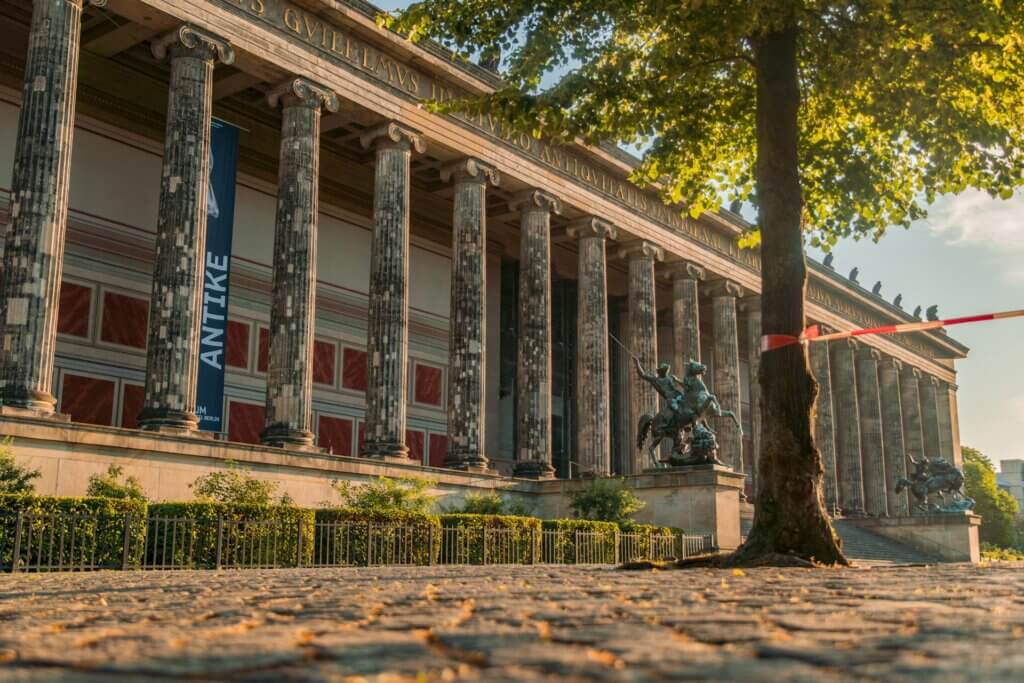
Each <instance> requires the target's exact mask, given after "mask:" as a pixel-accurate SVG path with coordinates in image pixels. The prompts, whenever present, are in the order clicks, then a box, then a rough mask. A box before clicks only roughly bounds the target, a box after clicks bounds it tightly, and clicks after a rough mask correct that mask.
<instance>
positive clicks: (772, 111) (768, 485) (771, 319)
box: [733, 25, 847, 564]
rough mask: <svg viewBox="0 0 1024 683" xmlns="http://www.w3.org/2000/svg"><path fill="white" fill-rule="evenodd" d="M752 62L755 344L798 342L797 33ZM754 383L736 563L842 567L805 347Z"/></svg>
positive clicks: (766, 366)
mask: <svg viewBox="0 0 1024 683" xmlns="http://www.w3.org/2000/svg"><path fill="white" fill-rule="evenodd" d="M754 52H755V64H756V72H757V167H756V170H755V173H756V180H757V199H758V207H759V213H760V216H759V222H760V229H761V324H762V334H782V335H791V336H797V335H799V334H800V333H801V332H802V331H803V329H804V326H805V324H806V321H805V318H804V294H805V289H806V286H807V263H806V261H805V259H804V246H803V234H802V230H801V212H802V209H803V198H802V196H801V191H800V172H799V163H798V157H797V140H798V129H797V116H798V109H799V106H800V92H799V85H798V81H797V30H796V27H795V25H790V26H788V27H785V28H782V29H779V30H775V31H772V32H770V33H767V34H764V35H762V36H759V37H758V38H757V39H756V40H755V43H754ZM759 381H760V383H761V430H762V431H761V460H760V463H759V464H758V467H757V472H758V476H759V481H758V487H757V496H756V498H755V501H754V510H755V514H754V526H753V529H751V532H750V535H749V537H748V538H747V541H746V543H744V544H743V545H742V546H741V547H740V548H739V549H738V550H737V551H736V554H735V555H734V556H733V561H734V562H737V563H747V562H755V561H759V560H760V561H764V560H765V559H767V556H770V555H773V554H783V555H796V556H798V557H801V558H803V559H807V560H813V561H815V562H821V563H824V564H837V563H841V564H846V563H847V560H846V558H845V557H844V556H843V553H842V551H841V550H840V543H839V539H838V537H837V536H836V535H835V531H833V529H832V524H831V522H830V521H829V518H828V516H827V515H826V513H825V505H824V499H823V494H822V475H823V473H824V468H823V467H822V461H821V454H820V453H819V452H818V449H817V448H816V447H815V445H814V437H813V433H814V430H813V415H812V410H813V406H814V400H815V397H816V395H817V391H818V387H817V384H816V383H815V381H814V378H813V377H812V376H811V372H810V367H809V365H808V358H807V348H806V346H804V345H799V344H794V345H790V346H786V347H783V348H780V349H776V350H773V351H766V352H765V353H764V354H763V355H762V356H761V370H760V376H759Z"/></svg>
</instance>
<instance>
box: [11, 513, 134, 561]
mask: <svg viewBox="0 0 1024 683" xmlns="http://www.w3.org/2000/svg"><path fill="white" fill-rule="evenodd" d="M18 513H22V522H21V524H22V528H21V543H20V548H19V552H18V557H17V558H14V557H13V555H14V536H15V528H16V526H17V524H18ZM126 513H128V515H127V516H126ZM50 515H59V516H52V517H51V516H50ZM126 531H127V539H128V553H127V554H125V538H126ZM145 538H146V502H145V501H140V500H124V499H115V498H91V497H82V498H62V497H57V496H30V495H0V568H2V569H4V570H7V571H9V570H10V569H11V567H12V566H13V563H14V562H15V560H16V561H17V565H18V566H19V567H25V566H27V565H33V566H37V567H39V566H40V565H45V566H46V567H47V568H72V569H73V568H86V567H96V568H107V569H120V568H123V567H124V566H125V565H126V564H127V566H136V565H137V563H138V560H139V558H140V557H141V555H142V552H143V546H144V544H145ZM126 560H127V563H126Z"/></svg>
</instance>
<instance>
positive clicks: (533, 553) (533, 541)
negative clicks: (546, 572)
mask: <svg viewBox="0 0 1024 683" xmlns="http://www.w3.org/2000/svg"><path fill="white" fill-rule="evenodd" d="M543 538H544V535H543V534H541V542H542V543H543ZM530 564H537V527H535V526H531V527H530Z"/></svg>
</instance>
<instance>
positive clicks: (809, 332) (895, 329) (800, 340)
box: [761, 309, 1024, 352]
mask: <svg viewBox="0 0 1024 683" xmlns="http://www.w3.org/2000/svg"><path fill="white" fill-rule="evenodd" d="M1020 317H1024V309H1021V310H1018V311H1003V312H1002V313H986V314H984V315H969V316H965V317H963V318H949V319H947V320H923V321H921V322H916V323H903V324H902V325H884V326H882V327H866V328H864V329H860V330H847V331H846V332H832V333H830V334H821V328H820V327H819V326H818V325H811V326H810V327H808V328H807V329H806V330H804V331H803V333H802V334H801V335H800V336H799V337H794V336H791V335H788V334H766V335H764V336H763V337H761V351H762V352H764V351H774V350H775V349H781V348H783V347H784V346H791V345H793V344H806V343H808V342H820V341H832V340H835V339H847V338H848V337H862V336H864V335H867V334H903V333H905V332H920V331H922V330H937V329H940V328H943V327H950V326H951V325H963V324H965V323H978V322H984V321H986V320H1002V319H1003V318H1020Z"/></svg>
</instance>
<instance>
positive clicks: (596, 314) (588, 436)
mask: <svg viewBox="0 0 1024 683" xmlns="http://www.w3.org/2000/svg"><path fill="white" fill-rule="evenodd" d="M568 234H569V236H570V237H573V238H575V239H576V244H577V245H578V247H579V268H578V282H577V304H576V305H577V308H576V434H577V438H576V461H577V462H578V463H579V468H580V473H590V474H596V475H608V474H611V468H612V455H611V422H610V421H609V420H610V407H609V397H610V392H611V389H610V386H609V370H608V286H607V264H606V260H605V241H606V240H607V239H615V236H616V231H615V227H614V226H612V225H611V224H610V223H607V222H605V221H602V220H601V219H599V218H594V217H587V218H583V219H581V220H578V221H574V222H573V223H572V224H571V225H569V229H568Z"/></svg>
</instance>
